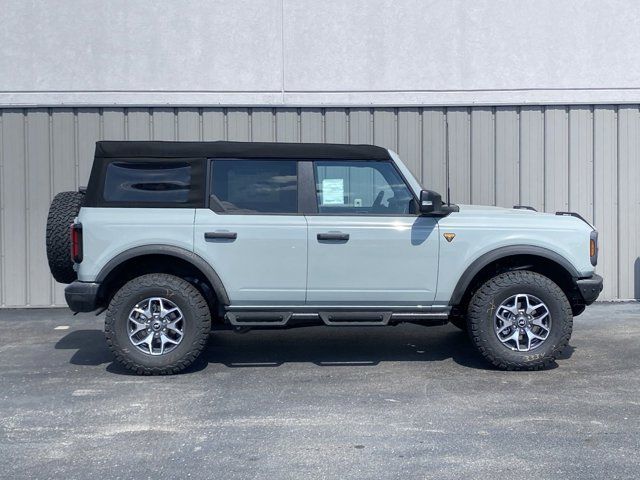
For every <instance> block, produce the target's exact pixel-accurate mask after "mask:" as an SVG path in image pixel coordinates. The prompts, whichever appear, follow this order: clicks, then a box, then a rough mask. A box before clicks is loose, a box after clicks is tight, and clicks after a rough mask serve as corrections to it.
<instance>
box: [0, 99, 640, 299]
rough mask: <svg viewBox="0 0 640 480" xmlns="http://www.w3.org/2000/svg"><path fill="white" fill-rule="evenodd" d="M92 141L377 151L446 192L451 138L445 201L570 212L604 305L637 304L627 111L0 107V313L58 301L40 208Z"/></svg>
mask: <svg viewBox="0 0 640 480" xmlns="http://www.w3.org/2000/svg"><path fill="white" fill-rule="evenodd" d="M447 121H448V127H447ZM447 131H448V139H447V134H446V132H447ZM99 139H114V140H115V139H162V140H170V139H180V140H198V139H203V140H221V139H229V140H247V139H251V140H253V141H276V140H277V141H292V142H298V141H306V142H311V141H317V142H336V143H375V144H379V145H383V146H386V147H389V148H392V149H394V150H396V151H397V152H398V153H399V154H400V155H401V157H402V158H403V159H404V160H405V161H406V163H407V165H408V166H409V168H410V169H411V170H412V171H413V172H414V173H415V175H416V177H418V178H419V179H420V180H421V181H422V183H423V184H424V185H425V187H427V188H431V189H434V190H436V191H439V192H441V193H442V194H443V196H444V195H445V194H446V170H447V164H446V158H447V152H446V145H447V143H448V146H449V155H448V156H449V169H450V183H451V192H452V200H453V201H454V202H459V203H464V202H473V203H488V204H499V205H503V206H507V207H508V206H511V205H512V204H515V203H522V204H525V205H532V206H534V207H536V208H538V209H540V210H546V211H555V210H567V209H571V210H572V211H577V212H578V213H580V214H582V215H584V216H585V217H586V218H588V219H590V220H593V221H594V222H595V224H596V227H597V228H598V229H599V231H600V238H601V251H600V264H599V265H598V271H599V272H600V273H601V274H603V276H604V277H605V291H604V294H603V296H602V298H603V299H613V298H640V241H639V240H638V232H639V231H640V220H638V211H640V210H639V208H640V191H639V187H638V185H640V111H639V110H638V106H636V105H631V106H628V105H627V106H620V107H617V106H595V107H594V106H553V107H544V106H541V107H537V106H527V107H494V108H492V107H472V108H461V107H455V108H417V107H411V108H404V107H401V108H388V107H387V108H339V107H332V108H326V109H324V108H264V107H262V108H222V107H220V108H166V107H163V108H118V107H109V108H78V109H72V108H40V109H5V110H0V282H1V283H0V306H3V307H9V306H26V305H30V306H47V305H62V304H64V296H63V286H62V285H58V284H56V283H55V282H54V281H53V280H52V279H51V277H50V276H49V274H48V267H47V262H46V258H45V253H44V226H45V219H46V213H47V209H48V205H49V202H50V200H51V198H52V197H53V195H55V194H56V193H57V192H60V191H64V190H72V189H75V188H77V187H78V186H79V185H86V183H87V180H88V176H89V172H90V168H91V162H92V155H93V149H94V142H95V141H96V140H99ZM447 140H448V141H447Z"/></svg>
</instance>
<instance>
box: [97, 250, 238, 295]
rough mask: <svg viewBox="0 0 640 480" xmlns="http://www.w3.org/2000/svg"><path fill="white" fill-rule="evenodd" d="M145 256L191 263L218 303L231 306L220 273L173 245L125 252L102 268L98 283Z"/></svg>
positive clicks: (189, 252) (187, 251)
mask: <svg viewBox="0 0 640 480" xmlns="http://www.w3.org/2000/svg"><path fill="white" fill-rule="evenodd" d="M144 255H167V256H170V257H176V258H179V259H181V260H185V261H186V262H189V263H190V264H191V265H193V266H194V267H195V268H197V269H198V270H200V271H201V272H202V273H203V275H204V276H205V277H206V278H207V280H209V283H211V286H212V287H213V291H214V292H215V294H216V296H217V297H218V301H219V302H220V303H221V304H223V305H229V304H230V301H229V295H228V294H227V290H226V289H225V288H224V284H223V283H222V280H220V276H218V273H217V272H216V271H215V270H214V269H213V267H211V265H209V263H207V261H206V260H204V259H203V258H202V257H201V256H200V255H198V254H196V253H194V252H191V251H189V250H186V249H184V248H181V247H176V246H173V245H161V244H158V245H141V246H139V247H133V248H130V249H129V250H125V251H124V252H121V253H119V254H118V255H116V256H115V257H113V258H112V259H111V260H109V261H108V262H107V263H106V264H105V265H104V266H103V267H102V269H101V270H100V273H98V276H97V277H96V282H98V283H101V282H103V281H104V280H105V279H106V278H107V276H108V275H109V274H110V273H111V272H113V270H114V269H115V268H117V267H118V266H119V265H122V264H123V263H124V262H126V261H127V260H131V259H132V258H136V257H142V256H144Z"/></svg>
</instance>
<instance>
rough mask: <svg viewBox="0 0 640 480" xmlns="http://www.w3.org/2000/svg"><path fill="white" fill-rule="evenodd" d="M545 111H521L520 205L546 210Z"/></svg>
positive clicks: (529, 109) (540, 108)
mask: <svg viewBox="0 0 640 480" xmlns="http://www.w3.org/2000/svg"><path fill="white" fill-rule="evenodd" d="M544 185H545V182H544V110H543V107H522V108H521V109H520V203H521V204H522V205H530V206H532V207H533V208H535V209H537V210H544V189H545V188H544Z"/></svg>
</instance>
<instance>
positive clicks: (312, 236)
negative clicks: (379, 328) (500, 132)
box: [47, 142, 602, 374]
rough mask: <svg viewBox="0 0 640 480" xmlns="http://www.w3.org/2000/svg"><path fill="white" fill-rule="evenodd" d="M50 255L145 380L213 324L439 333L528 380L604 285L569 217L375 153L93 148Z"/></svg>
mask: <svg viewBox="0 0 640 480" xmlns="http://www.w3.org/2000/svg"><path fill="white" fill-rule="evenodd" d="M69 231H70V232H71V233H70V234H69ZM47 253H48V259H49V264H50V268H51V272H52V274H53V276H54V277H55V278H56V280H58V281H60V282H63V283H69V284H70V285H68V286H67V287H66V289H65V297H66V300H67V303H68V304H69V307H70V308H71V310H73V311H74V312H89V311H93V310H104V309H106V319H105V333H106V339H107V343H108V345H109V347H110V348H111V350H112V351H113V354H114V355H115V358H116V359H117V360H118V361H119V362H121V363H122V364H123V365H124V366H125V367H127V368H128V369H131V370H133V371H135V372H137V373H140V374H168V373H175V372H178V371H180V370H182V369H184V368H186V367H187V366H188V365H189V364H191V363H192V362H193V361H194V360H195V359H196V358H197V357H198V355H199V354H200V353H201V351H202V350H203V349H204V348H205V345H206V343H207V340H208V338H209V335H210V332H211V330H212V329H218V328H232V329H238V330H243V331H244V330H247V329H251V328H266V327H280V328H282V327H293V326H299V325H310V324H325V325H330V326H372V325H396V324H398V323H400V322H413V323H420V324H424V325H434V324H443V323H446V322H447V321H450V322H452V323H453V324H454V325H455V326H457V327H459V328H461V329H463V330H466V331H467V332H468V334H469V336H470V337H471V340H472V342H473V344H474V345H475V346H476V347H477V348H478V350H479V351H480V353H481V354H482V355H483V356H484V357H485V358H486V359H487V360H488V361H489V362H490V363H492V364H493V365H495V366H496V367H498V368H502V369H508V370H517V369H539V368H543V367H545V366H546V365H548V364H549V363H552V362H553V361H554V359H555V357H556V355H557V354H558V352H559V351H561V350H562V349H563V347H565V345H566V344H567V342H568V341H569V338H570V336H571V331H572V325H573V316H575V315H579V314H580V313H581V312H582V311H583V310H584V308H585V306H586V305H589V304H590V303H592V302H593V301H595V299H596V298H597V296H598V294H599V293H600V291H601V290H602V278H601V277H600V276H598V275H596V274H595V273H594V266H595V265H596V261H597V257H598V235H597V232H596V231H595V230H594V229H593V227H592V226H591V225H589V224H588V223H587V222H586V221H585V220H583V219H582V218H581V217H580V216H579V215H578V214H575V213H569V212H558V213H557V214H548V213H538V212H536V211H535V210H533V209H532V208H530V207H519V206H516V207H514V208H513V209H506V208H496V207H482V206H467V205H452V204H449V203H443V202H442V199H441V196H440V195H438V194H437V193H435V192H433V191H429V190H423V188H422V186H421V185H420V183H419V182H418V181H417V180H416V179H415V178H414V177H413V175H412V174H411V172H410V171H409V170H408V169H407V167H406V166H405V165H404V164H403V163H402V162H401V161H400V159H399V158H398V156H397V155H396V154H395V153H394V152H392V151H390V150H387V149H384V148H380V147H375V146H371V145H328V144H284V143H238V142H98V143H97V145H96V151H95V160H94V163H93V169H92V171H91V176H90V179H89V184H88V187H87V188H86V190H84V191H80V192H63V193H60V194H58V195H57V196H56V197H55V198H54V200H53V202H52V204H51V208H50V212H49V218H48V224H47Z"/></svg>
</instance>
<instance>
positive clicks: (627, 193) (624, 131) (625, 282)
mask: <svg viewBox="0 0 640 480" xmlns="http://www.w3.org/2000/svg"><path fill="white" fill-rule="evenodd" d="M618 138H619V143H618V145H619V156H620V157H619V159H620V160H619V166H618V174H619V178H618V188H619V190H618V199H619V210H618V212H619V214H618V222H619V223H618V238H619V241H618V245H619V248H620V250H619V252H618V272H619V274H618V279H619V283H618V288H619V291H618V296H619V297H620V298H640V257H639V252H640V238H639V237H640V235H639V233H640V215H639V212H640V182H638V181H637V180H638V179H639V178H640V111H639V110H638V105H625V106H621V107H620V108H619V110H618ZM625 179H628V181H627V180H625Z"/></svg>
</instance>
